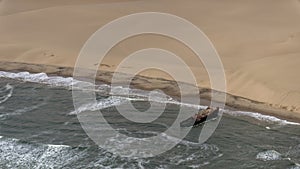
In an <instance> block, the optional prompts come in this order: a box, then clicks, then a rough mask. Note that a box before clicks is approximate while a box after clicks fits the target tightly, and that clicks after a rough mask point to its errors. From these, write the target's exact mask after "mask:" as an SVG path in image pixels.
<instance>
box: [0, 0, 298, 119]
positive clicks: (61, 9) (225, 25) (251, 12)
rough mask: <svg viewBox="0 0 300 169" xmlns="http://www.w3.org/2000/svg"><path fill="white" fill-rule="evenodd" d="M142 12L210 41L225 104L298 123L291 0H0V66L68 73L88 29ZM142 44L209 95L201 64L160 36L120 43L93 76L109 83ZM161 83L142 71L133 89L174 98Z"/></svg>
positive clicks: (294, 2)
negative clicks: (165, 17)
mask: <svg viewBox="0 0 300 169" xmlns="http://www.w3.org/2000/svg"><path fill="white" fill-rule="evenodd" d="M270 4H272V5H270ZM149 11H152V12H165V13H170V14H174V15H177V16H179V17H182V18H185V19H187V20H189V21H190V22H192V23H193V24H195V25H196V26H198V27H199V28H200V29H201V30H202V31H203V32H204V33H205V34H206V35H207V36H208V37H209V38H210V40H211V41H212V42H213V44H214V45H215V47H216V49H217V51H218V53H219V55H220V57H221V60H222V62H223V65H224V68H225V73H226V80H227V93H228V94H227V100H226V104H227V105H228V106H230V107H234V108H238V109H243V110H251V111H259V112H263V113H266V114H271V115H275V116H279V117H282V118H285V119H289V120H292V121H300V85H299V83H300V78H299V72H300V67H299V66H298V65H300V56H299V55H300V48H299V46H300V31H299V30H300V22H299V18H300V1H298V0H286V1H280V0H275V1H274V0H273V1H271V0H264V1H261V0H251V1H250V0H246V1H236V0H224V1H209V0H203V1H197V0H192V1H188V2H185V1H179V0H175V1H158V0H152V1H137V0H132V1H130V0H124V1H122V0H113V1H108V0H86V1H79V0H72V1H71V0H52V1H46V0H42V1H37V0H27V1H23V0H0V25H1V26H0V35H1V38H0V69H1V70H5V71H14V72H16V71H29V72H45V73H47V74H50V75H62V76H71V75H72V72H73V69H72V68H73V67H74V65H75V62H76V58H77V57H78V54H79V51H80V49H81V48H82V46H83V44H84V43H85V42H86V40H87V39H88V38H89V37H90V36H91V35H92V34H93V33H94V32H95V31H96V30H98V29H99V28H100V27H101V26H103V25H105V24H107V23H108V22H110V21H112V20H114V19H116V18H118V17H121V16H124V15H128V14H132V13H136V12H149ZM150 47H151V48H155V47H156V48H162V49H166V50H169V51H172V52H173V53H175V54H177V55H178V56H180V57H181V58H182V59H183V60H184V61H185V62H186V63H187V64H188V65H189V66H190V67H191V69H192V71H193V73H194V74H195V75H197V76H196V80H197V83H198V86H199V87H200V93H201V94H200V97H202V98H205V99H208V100H209V99H210V96H209V93H210V91H209V89H210V82H209V78H208V76H207V73H206V71H205V69H204V67H203V66H202V63H201V62H200V61H199V60H198V59H197V57H196V56H195V54H194V53H193V52H191V51H190V50H189V49H188V48H187V47H185V46H184V45H182V44H181V43H179V42H178V41H175V40H173V39H171V38H166V37H162V36H156V35H141V36H135V37H132V38H129V39H126V40H125V41H122V42H120V43H119V44H117V45H116V46H115V47H114V48H113V49H112V50H111V51H110V52H109V53H108V55H107V56H106V57H105V59H104V60H103V62H102V63H101V64H100V68H99V70H100V71H99V73H98V76H97V79H98V80H100V81H103V82H106V83H110V79H111V76H112V74H113V72H114V70H115V69H116V68H117V65H118V64H119V63H120V62H121V61H122V60H123V59H124V58H126V56H128V55H130V54H131V53H133V52H134V51H137V50H140V49H143V48H150ZM165 66H174V65H168V63H166V65H165ZM128 69H132V68H130V67H129V68H128ZM125 73H126V72H125ZM179 74H180V72H179ZM181 76H185V75H184V74H181ZM141 79H142V80H141ZM169 80H171V77H169V76H168V75H166V74H165V73H162V72H157V71H153V70H149V71H145V72H142V73H141V74H140V75H139V76H138V78H137V79H136V82H134V87H137V88H141V89H147V90H151V89H157V88H159V89H162V90H164V91H165V92H166V93H167V94H169V95H172V96H178V91H177V90H176V85H174V83H173V82H172V81H169ZM145 81H147V83H145Z"/></svg>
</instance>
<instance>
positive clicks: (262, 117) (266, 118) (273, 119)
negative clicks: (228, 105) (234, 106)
mask: <svg viewBox="0 0 300 169" xmlns="http://www.w3.org/2000/svg"><path fill="white" fill-rule="evenodd" d="M223 111H224V110H223ZM224 113H227V114H230V115H233V116H249V117H252V118H255V119H257V120H260V121H265V122H269V123H277V124H281V125H286V124H289V125H300V123H296V122H291V121H287V120H282V119H279V118H277V117H274V116H269V115H263V114H261V113H256V112H247V111H228V110H225V111H224Z"/></svg>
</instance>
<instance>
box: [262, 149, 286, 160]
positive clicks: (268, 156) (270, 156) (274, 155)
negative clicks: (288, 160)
mask: <svg viewBox="0 0 300 169" xmlns="http://www.w3.org/2000/svg"><path fill="white" fill-rule="evenodd" d="M256 159H258V160H263V161H273V160H281V159H282V155H281V154H280V153H278V152H277V151H275V150H267V151H264V152H260V153H258V154H257V155H256Z"/></svg>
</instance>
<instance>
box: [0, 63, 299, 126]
mask: <svg viewBox="0 0 300 169" xmlns="http://www.w3.org/2000/svg"><path fill="white" fill-rule="evenodd" d="M0 71H8V72H22V71H27V72H30V73H41V72H43V73H46V74H47V75H50V76H63V77H72V76H73V68H72V67H64V66H54V65H43V64H31V63H21V62H3V61H0ZM113 74H114V72H109V71H102V70H101V71H98V73H97V76H96V80H97V82H101V83H105V84H110V83H111V77H112V75H113ZM186 85H189V84H186ZM131 87H133V88H137V89H142V90H148V91H150V90H155V89H160V90H162V91H163V92H165V93H166V94H167V95H169V96H171V97H174V98H179V97H180V93H179V90H178V86H177V83H176V82H175V81H171V80H166V79H162V78H152V77H145V76H139V75H138V76H135V77H134V78H133V80H132V82H131ZM198 88H199V95H200V100H201V101H200V104H201V105H205V106H208V105H209V103H210V101H211V97H210V95H211V91H212V90H211V89H208V88H201V87H198ZM216 102H217V101H216ZM225 106H226V107H227V108H228V109H233V110H240V111H249V112H258V113H261V114H263V115H271V116H275V117H278V118H280V119H284V120H288V121H291V122H297V123H300V113H298V112H291V111H288V110H286V109H284V108H279V107H274V106H272V105H271V104H268V103H263V102H258V101H255V100H251V99H247V98H244V97H240V96H234V95H231V94H228V93H226V103H225Z"/></svg>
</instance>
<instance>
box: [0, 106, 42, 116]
mask: <svg viewBox="0 0 300 169" xmlns="http://www.w3.org/2000/svg"><path fill="white" fill-rule="evenodd" d="M43 105H45V103H41V104H38V105H34V106H30V107H24V108H21V109H17V110H14V111H13V112H8V113H2V114H0V118H5V117H8V116H17V115H22V114H23V113H26V112H29V111H32V110H35V109H38V108H39V107H41V106H43Z"/></svg>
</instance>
